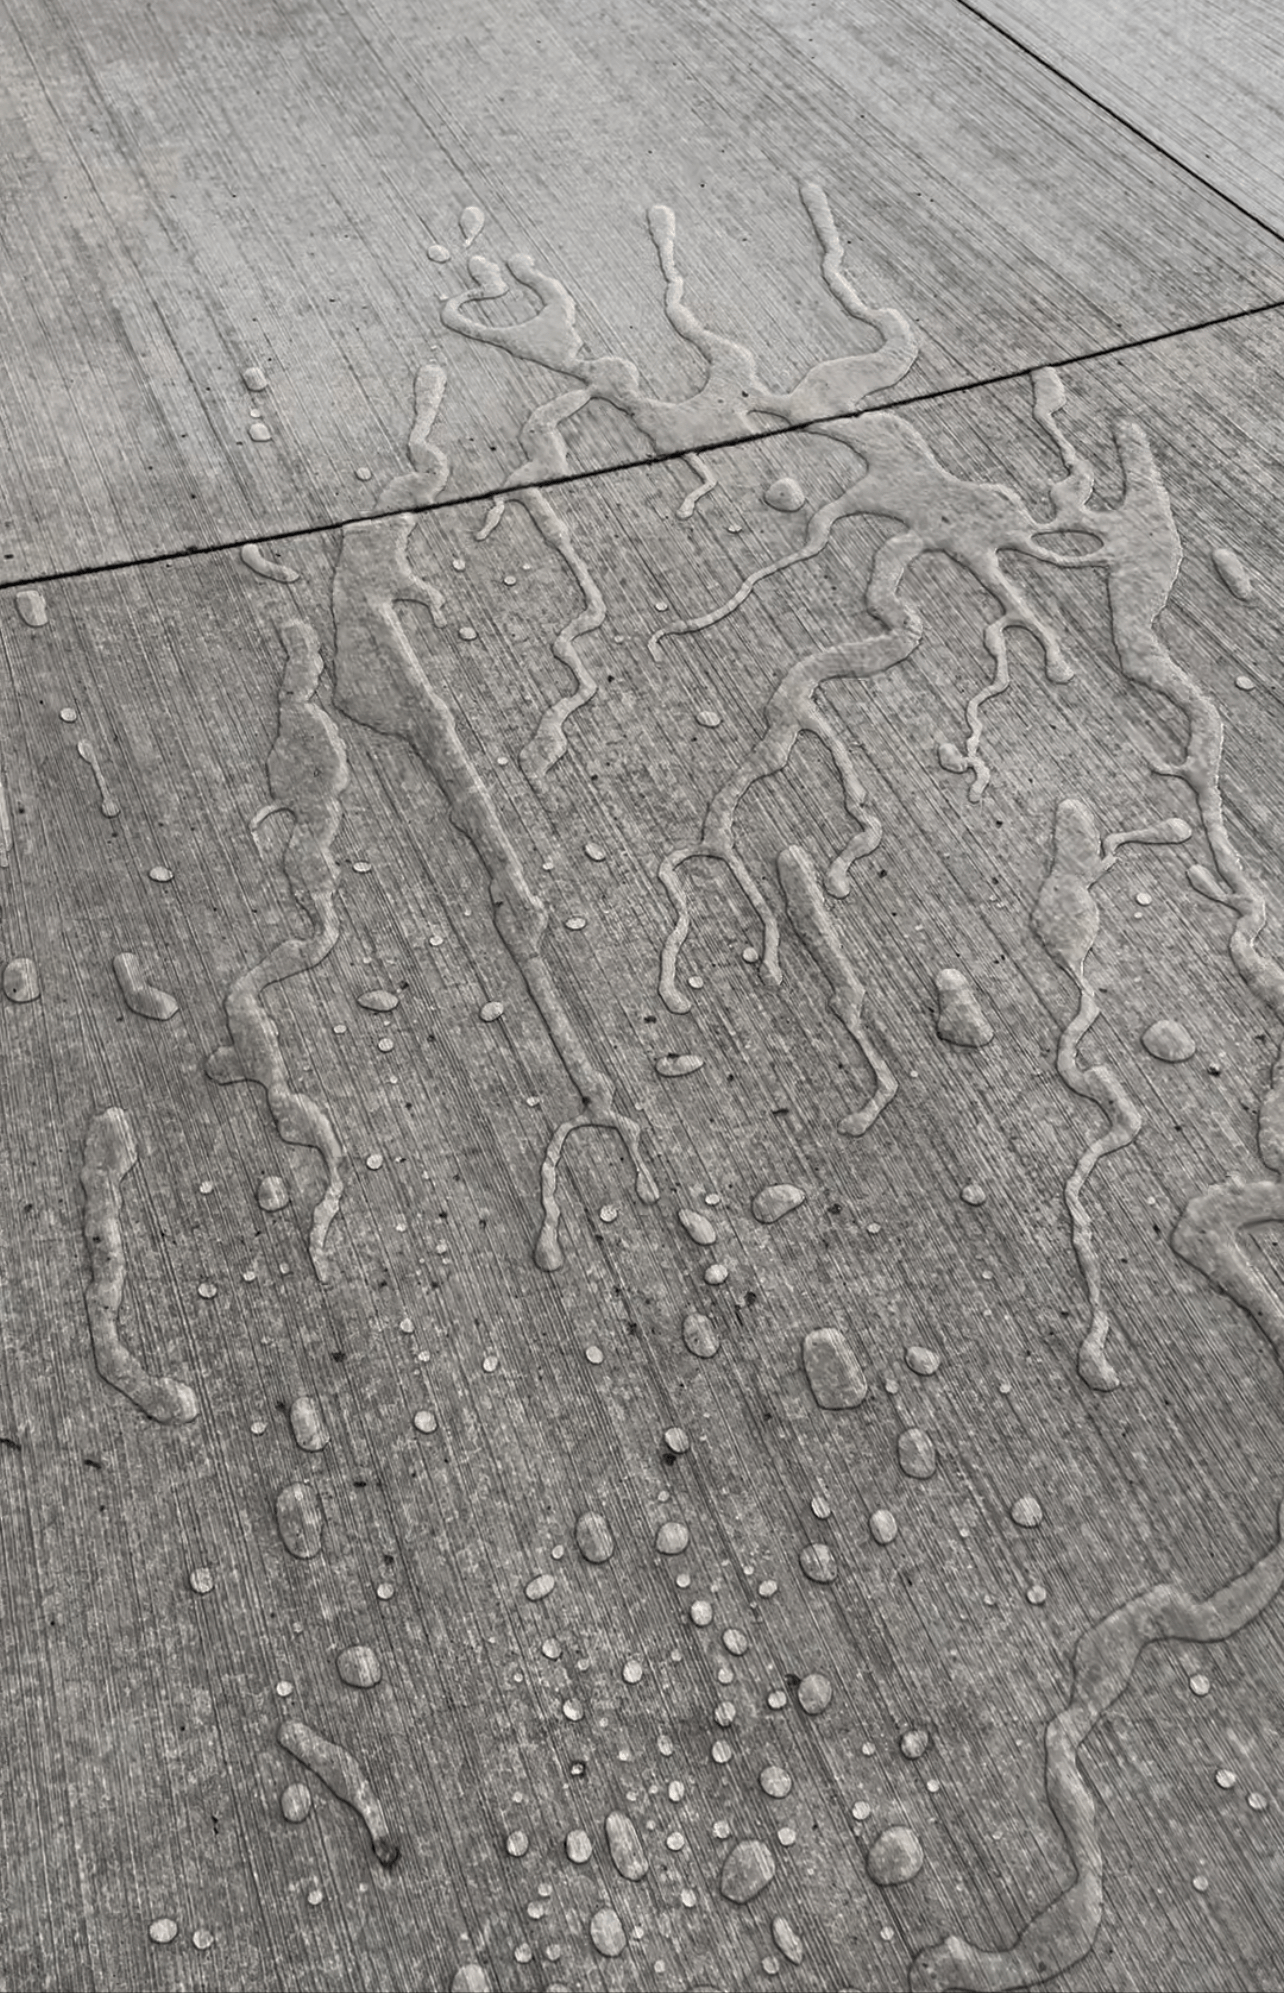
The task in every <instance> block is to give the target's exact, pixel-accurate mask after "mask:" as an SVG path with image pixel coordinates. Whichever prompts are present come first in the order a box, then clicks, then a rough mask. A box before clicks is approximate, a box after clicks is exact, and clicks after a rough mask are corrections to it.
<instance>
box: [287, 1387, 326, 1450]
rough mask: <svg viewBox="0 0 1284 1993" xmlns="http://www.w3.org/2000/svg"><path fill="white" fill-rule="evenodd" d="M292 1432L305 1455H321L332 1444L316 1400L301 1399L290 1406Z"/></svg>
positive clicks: (295, 1441) (297, 1399) (296, 1443)
mask: <svg viewBox="0 0 1284 1993" xmlns="http://www.w3.org/2000/svg"><path fill="white" fill-rule="evenodd" d="M290 1430H291V1432H292V1433H293V1434H294V1443H295V1445H296V1446H299V1447H301V1448H302V1449H303V1451H304V1452H305V1453H320V1451H321V1449H322V1447H324V1446H328V1445H329V1444H330V1435H329V1433H328V1432H327V1431H326V1428H325V1420H324V1419H323V1418H322V1416H321V1408H320V1406H319V1405H318V1404H317V1401H316V1399H315V1398H307V1397H300V1398H296V1399H295V1400H294V1403H293V1404H292V1405H291V1406H290Z"/></svg>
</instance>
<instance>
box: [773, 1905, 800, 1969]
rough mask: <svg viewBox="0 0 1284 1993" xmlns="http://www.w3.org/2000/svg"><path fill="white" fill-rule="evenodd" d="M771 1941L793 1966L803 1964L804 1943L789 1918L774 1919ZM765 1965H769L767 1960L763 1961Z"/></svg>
mask: <svg viewBox="0 0 1284 1993" xmlns="http://www.w3.org/2000/svg"><path fill="white" fill-rule="evenodd" d="M771 1941H772V1943H773V1944H774V1945H775V1946H776V1947H777V1949H778V1950H779V1951H781V1952H783V1954H784V1956H785V1957H786V1958H787V1959H788V1960H789V1963H790V1964H791V1965H801V1964H802V1962H803V1956H804V1954H803V1942H802V1939H801V1938H800V1937H799V1935H798V1933H797V1931H796V1930H795V1929H794V1927H793V1925H792V1924H791V1923H790V1922H789V1920H788V1918H787V1917H773V1918H772V1920H771ZM771 1963H772V1964H773V1965H774V1964H775V1960H774V1959H773V1960H772V1961H771ZM763 1964H764V1966H765V1965H766V1964H767V1960H766V1959H764V1960H763Z"/></svg>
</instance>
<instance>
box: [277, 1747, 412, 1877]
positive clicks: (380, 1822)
mask: <svg viewBox="0 0 1284 1993" xmlns="http://www.w3.org/2000/svg"><path fill="white" fill-rule="evenodd" d="M276 1741H277V1743H278V1744H279V1745H280V1746H281V1749H282V1750H283V1751H288V1752H289V1753H290V1756H291V1757H292V1758H297V1759H298V1761H299V1763H300V1764H301V1765H306V1766H307V1768H308V1770H309V1771H310V1772H315V1773H316V1776H317V1777H318V1778H319V1779H320V1780H321V1781H322V1782H323V1783H324V1784H325V1785H328V1786H329V1788H330V1790H331V1792H332V1793H333V1794H334V1796H335V1798H336V1799H341V1800H342V1801H343V1802H344V1804H345V1806H351V1807H352V1808H353V1810H354V1812H357V1813H359V1814H360V1815H361V1818H362V1819H363V1820H364V1821H365V1823H366V1831H367V1833H368V1834H369V1836H370V1845H371V1847H372V1848H373V1849H374V1852H375V1858H376V1860H377V1861H380V1862H382V1863H383V1866H384V1867H385V1868H391V1867H392V1866H393V1864H394V1862H395V1861H396V1860H397V1857H398V1856H399V1855H400V1853H401V1847H400V1843H399V1842H398V1841H397V1840H396V1839H395V1837H394V1836H393V1835H392V1833H391V1832H390V1831H389V1828H388V1816H387V1814H386V1813H385V1812H384V1810H383V1803H382V1801H381V1800H380V1799H379V1797H378V1795H377V1793H376V1792H375V1789H374V1787H373V1786H372V1785H371V1783H370V1780H369V1778H368V1777H367V1775H366V1773H365V1772H364V1771H363V1770H362V1768H361V1766H360V1765H359V1764H358V1763H357V1760H356V1759H355V1758H354V1757H353V1755H352V1753H351V1751H345V1750H344V1748H343V1746H342V1744H334V1743H332V1742H331V1741H330V1739H329V1738H328V1737H322V1736H321V1735H320V1733H319V1732H318V1731H316V1730H313V1729H312V1728H311V1727H310V1726H309V1725H308V1724H306V1723H300V1722H299V1721H298V1719H297V1718H294V1717H290V1718H287V1720H286V1721H285V1722H284V1723H282V1724H281V1725H280V1726H279V1727H278V1729H277V1733H276Z"/></svg>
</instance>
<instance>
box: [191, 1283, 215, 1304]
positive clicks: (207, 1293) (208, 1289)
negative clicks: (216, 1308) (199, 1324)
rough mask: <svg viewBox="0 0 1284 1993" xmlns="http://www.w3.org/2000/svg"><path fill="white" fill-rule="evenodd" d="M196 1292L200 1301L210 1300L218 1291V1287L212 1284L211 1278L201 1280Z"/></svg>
mask: <svg viewBox="0 0 1284 1993" xmlns="http://www.w3.org/2000/svg"><path fill="white" fill-rule="evenodd" d="M196 1292H197V1293H198V1294H199V1295H200V1297H201V1299H202V1301H212V1300H213V1299H214V1296H215V1295H216V1294H217V1293H218V1288H217V1287H216V1286H215V1285H214V1282H213V1281H212V1280H202V1281H201V1282H200V1284H199V1285H198V1287H197V1289H196Z"/></svg>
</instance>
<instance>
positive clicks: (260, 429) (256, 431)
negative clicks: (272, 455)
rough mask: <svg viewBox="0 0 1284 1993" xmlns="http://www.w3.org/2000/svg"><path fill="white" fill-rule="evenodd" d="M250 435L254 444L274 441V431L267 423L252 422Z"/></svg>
mask: <svg viewBox="0 0 1284 1993" xmlns="http://www.w3.org/2000/svg"><path fill="white" fill-rule="evenodd" d="M249 433H250V441H251V442H252V443H270V442H271V441H272V431H271V430H270V429H269V428H268V425H267V423H266V422H251V424H250V431H249Z"/></svg>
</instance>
